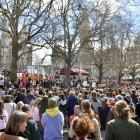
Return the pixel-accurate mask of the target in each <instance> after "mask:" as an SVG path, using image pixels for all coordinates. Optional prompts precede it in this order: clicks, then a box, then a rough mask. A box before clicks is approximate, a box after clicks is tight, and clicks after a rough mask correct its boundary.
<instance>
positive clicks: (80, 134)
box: [73, 116, 94, 139]
mask: <svg viewBox="0 0 140 140" xmlns="http://www.w3.org/2000/svg"><path fill="white" fill-rule="evenodd" d="M73 130H74V132H75V134H76V136H77V138H78V139H81V138H84V137H85V136H87V135H88V134H90V133H91V132H93V130H94V127H93V123H92V122H91V120H90V118H89V117H88V116H81V117H78V118H76V119H75V120H74V122H73Z"/></svg>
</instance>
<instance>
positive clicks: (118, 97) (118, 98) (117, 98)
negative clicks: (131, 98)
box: [115, 95, 124, 101]
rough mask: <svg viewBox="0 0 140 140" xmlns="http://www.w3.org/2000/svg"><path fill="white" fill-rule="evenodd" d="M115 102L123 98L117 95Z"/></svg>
mask: <svg viewBox="0 0 140 140" xmlns="http://www.w3.org/2000/svg"><path fill="white" fill-rule="evenodd" d="M115 100H116V101H119V100H124V98H123V96H121V95H117V96H116V97H115Z"/></svg>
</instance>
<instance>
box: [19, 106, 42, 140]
mask: <svg viewBox="0 0 140 140" xmlns="http://www.w3.org/2000/svg"><path fill="white" fill-rule="evenodd" d="M21 110H22V111H23V112H25V113H26V114H27V116H28V120H27V126H26V130H25V132H24V134H25V135H26V136H27V138H28V139H29V140H40V134H39V130H38V126H37V124H36V122H35V121H34V120H33V119H32V109H31V106H30V105H28V104H25V105H24V106H23V107H22V109H21Z"/></svg>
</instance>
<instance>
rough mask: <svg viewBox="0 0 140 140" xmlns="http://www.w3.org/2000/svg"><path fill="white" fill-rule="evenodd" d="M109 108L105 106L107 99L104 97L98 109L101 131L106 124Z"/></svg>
mask: <svg viewBox="0 0 140 140" xmlns="http://www.w3.org/2000/svg"><path fill="white" fill-rule="evenodd" d="M109 109H110V107H109V106H108V105H107V98H106V97H104V98H103V99H102V106H101V107H98V113H99V119H100V123H101V130H103V131H105V128H106V122H107V115H108V112H109Z"/></svg>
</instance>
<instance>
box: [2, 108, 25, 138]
mask: <svg viewBox="0 0 140 140" xmlns="http://www.w3.org/2000/svg"><path fill="white" fill-rule="evenodd" d="M27 120H28V116H27V114H26V113H24V112H22V111H20V110H18V111H14V112H13V113H12V114H11V115H10V118H9V120H8V123H7V126H6V130H5V133H6V134H8V135H13V136H21V137H23V138H27V136H26V135H25V134H24V132H25V130H26V126H27Z"/></svg>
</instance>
